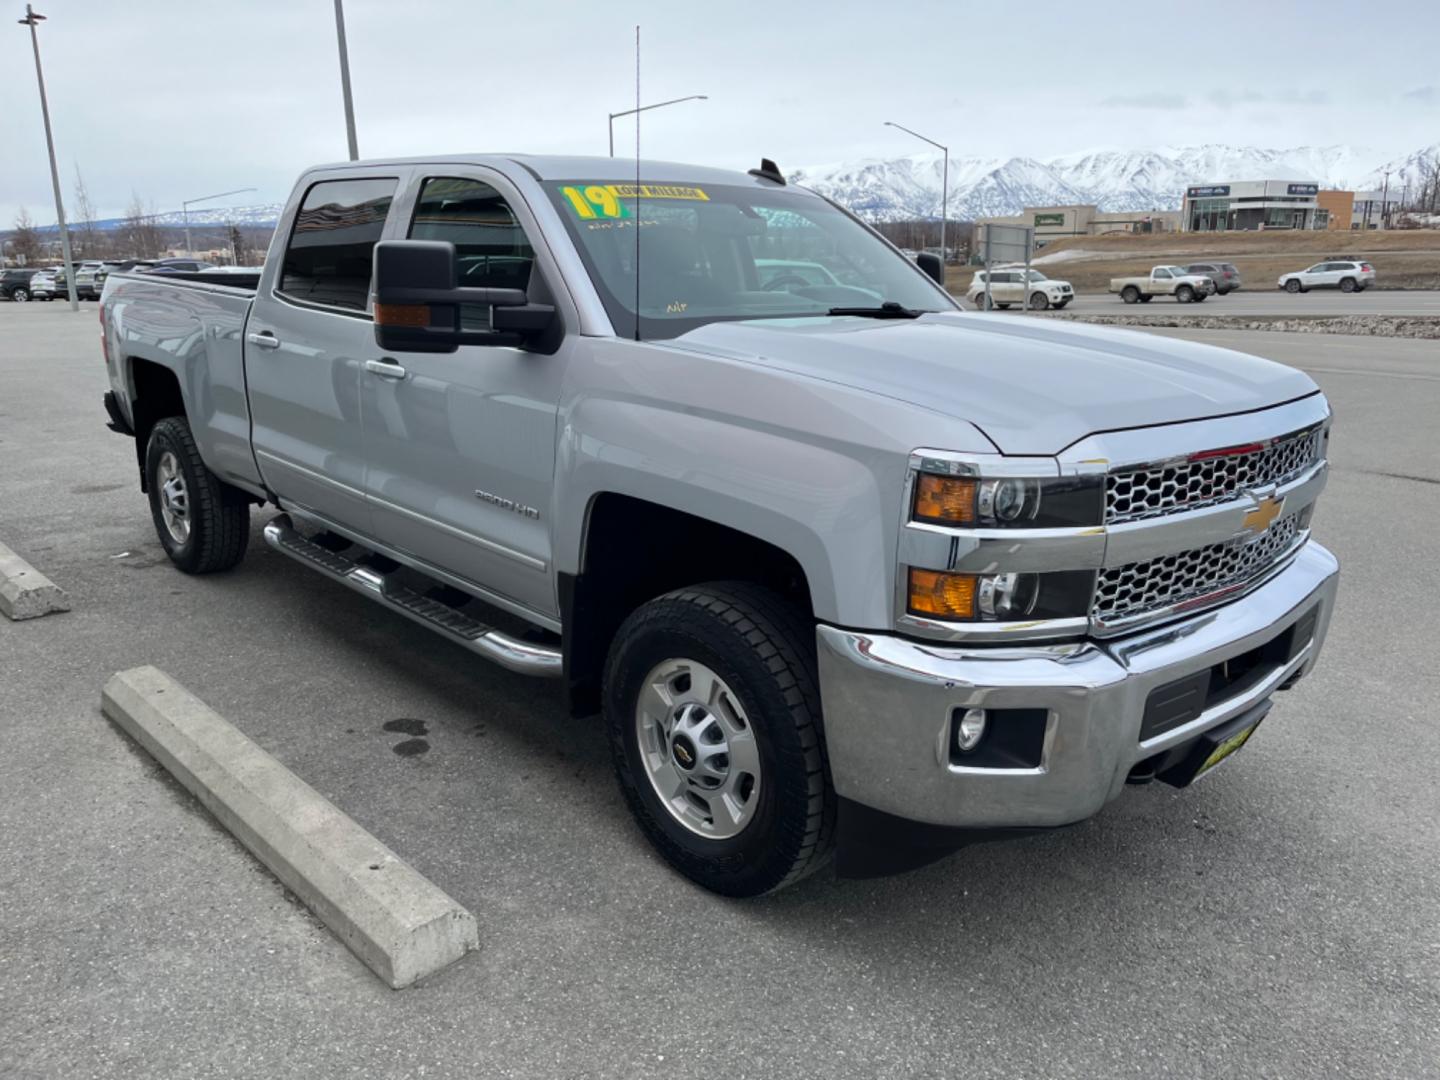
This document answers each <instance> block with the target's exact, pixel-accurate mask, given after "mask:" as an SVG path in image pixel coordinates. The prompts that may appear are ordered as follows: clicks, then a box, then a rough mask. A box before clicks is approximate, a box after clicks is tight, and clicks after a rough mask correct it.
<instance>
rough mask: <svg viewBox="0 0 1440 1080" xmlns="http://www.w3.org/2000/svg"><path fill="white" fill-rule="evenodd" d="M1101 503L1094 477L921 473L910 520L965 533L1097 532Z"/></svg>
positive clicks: (1101, 495)
mask: <svg viewBox="0 0 1440 1080" xmlns="http://www.w3.org/2000/svg"><path fill="white" fill-rule="evenodd" d="M1104 502H1105V499H1104V488H1103V487H1102V485H1101V482H1100V479H1099V478H1098V477H1044V478H1039V477H1018V476H1005V477H996V478H994V479H982V478H979V477H974V476H945V475H941V474H937V473H920V474H919V475H918V476H917V477H916V481H915V497H914V502H913V504H912V506H911V517H912V519H913V520H915V521H919V522H924V523H926V524H929V525H952V526H957V525H958V526H964V527H970V528H1015V527H1021V528H1032V529H1044V528H1065V527H1067V526H1082V525H1096V526H1098V525H1100V523H1101V520H1102V515H1103V511H1104Z"/></svg>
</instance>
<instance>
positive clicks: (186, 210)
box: [170, 187, 256, 259]
mask: <svg viewBox="0 0 1440 1080" xmlns="http://www.w3.org/2000/svg"><path fill="white" fill-rule="evenodd" d="M254 190H256V189H255V188H253V187H242V188H236V189H235V190H234V191H222V192H220V193H219V194H218V195H201V196H200V198H198V199H186V200H185V201H184V202H182V203H181V204H180V213H181V214H182V215H183V216H184V218H185V254H186V255H188V256H189V257H190V258H192V259H193V258H194V257H195V250H194V248H192V247H191V246H190V204H191V203H197V202H209V201H210V200H211V199H223V198H224V197H225V196H226V195H240V194H242V193H244V192H246V191H254ZM170 205H172V206H173V205H175V204H174V203H171V204H170Z"/></svg>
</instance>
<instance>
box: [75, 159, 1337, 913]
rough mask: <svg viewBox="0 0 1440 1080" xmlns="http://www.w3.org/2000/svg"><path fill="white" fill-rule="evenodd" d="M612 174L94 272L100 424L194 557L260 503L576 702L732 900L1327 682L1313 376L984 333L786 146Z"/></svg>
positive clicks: (1219, 741)
mask: <svg viewBox="0 0 1440 1080" xmlns="http://www.w3.org/2000/svg"><path fill="white" fill-rule="evenodd" d="M631 170H633V166H631V165H627V164H624V163H617V162H616V161H614V160H612V159H604V158H602V159H590V158H546V157H524V156H521V157H505V156H488V157H487V156H459V157H450V158H425V159H416V160H404V161H369V162H358V163H349V164H344V165H335V166H327V167H324V168H317V169H314V170H311V171H309V172H307V173H305V174H304V175H303V176H302V177H301V178H300V180H299V183H298V184H297V186H296V188H295V191H294V194H293V195H292V196H291V198H290V201H289V203H288V205H287V206H286V209H285V212H284V216H283V218H282V220H281V222H280V226H279V228H278V230H277V231H276V233H275V238H274V241H273V242H272V244H271V249H270V253H269V256H268V258H267V260H266V262H265V265H264V268H263V271H262V272H260V273H258V274H256V275H253V276H252V277H250V278H246V277H245V276H244V275H238V274H230V275H224V276H221V275H214V274H205V273H197V274H188V275H187V274H175V275H170V276H169V277H166V278H163V279H162V278H160V277H158V276H156V275H132V274H126V273H113V274H111V275H110V276H109V277H108V279H107V281H106V283H105V288H104V294H103V302H102V305H101V321H102V338H103V343H104V356H105V364H106V366H107V368H108V371H109V378H110V385H111V390H110V392H109V393H108V394H107V395H106V401H105V404H106V408H107V410H108V412H109V416H110V426H111V427H112V428H114V429H115V430H117V431H119V432H122V433H124V434H127V435H132V436H133V437H134V440H135V452H136V456H137V461H138V464H139V468H140V482H141V489H142V490H143V491H145V492H147V493H148V496H149V501H150V510H151V514H152V517H153V519H154V524H155V527H156V530H157V532H158V535H159V538H160V542H161V544H163V545H164V547H165V550H166V551H167V552H168V553H169V555H170V557H171V559H172V560H173V561H174V562H175V564H176V565H177V566H178V567H179V568H180V569H181V570H184V571H187V572H190V573H204V572H208V571H215V570H224V569H227V568H229V567H232V566H234V565H235V564H236V563H237V562H239V561H240V559H241V557H242V555H243V554H244V552H245V548H246V544H247V541H248V539H249V537H250V527H249V514H250V510H251V507H252V506H256V505H265V504H269V505H271V506H273V507H274V508H275V513H274V516H272V517H271V518H270V519H269V520H268V521H267V522H266V523H265V524H264V527H263V536H264V539H265V542H266V543H268V544H269V545H271V546H272V547H273V548H274V549H276V550H277V551H279V552H282V553H284V554H285V555H287V556H290V557H293V558H295V559H297V560H299V561H300V562H301V563H303V564H305V565H307V566H309V567H311V568H313V569H314V570H316V571H317V572H319V573H320V574H322V575H324V576H326V577H329V578H331V579H333V580H334V581H335V582H336V583H338V584H341V585H344V586H346V587H349V588H351V589H354V590H355V591H357V592H358V593H359V594H360V595H362V596H364V597H367V598H369V599H370V600H372V601H374V602H375V603H377V604H379V605H380V606H382V607H384V608H386V609H388V610H390V611H392V612H395V613H397V614H399V615H403V616H405V617H407V618H409V619H413V620H415V621H416V622H418V623H420V624H422V625H424V626H426V627H429V628H431V629H432V630H434V631H435V632H436V633H438V634H439V635H440V636H442V637H444V638H447V639H448V640H450V641H451V642H454V643H456V644H457V645H458V646H460V647H461V648H463V649H467V650H469V651H470V652H472V653H474V654H477V655H479V656H481V657H484V658H487V659H489V660H492V661H495V662H497V663H499V664H501V665H503V666H505V667H507V668H510V669H513V670H515V671H521V672H527V673H530V674H533V675H540V676H556V677H562V678H564V679H565V680H566V681H567V684H568V687H569V691H570V695H571V701H572V704H573V708H574V709H575V710H577V712H578V713H579V714H580V715H593V714H595V713H596V712H601V713H603V716H604V723H605V724H606V728H607V730H608V732H609V737H610V740H611V742H612V745H613V749H614V758H615V766H616V771H617V773H618V776H619V782H620V785H621V787H622V789H623V791H624V794H625V796H626V799H627V801H628V803H629V806H630V808H631V809H632V810H633V812H634V814H635V816H636V818H637V820H638V821H639V823H640V826H641V828H642V830H643V831H644V833H645V834H646V836H647V837H648V838H649V839H650V841H651V842H653V844H654V845H655V846H656V848H658V849H659V851H660V852H661V853H662V854H663V855H664V857H665V858H666V859H668V860H669V861H670V862H671V863H672V864H673V865H674V866H675V867H677V868H678V869H679V870H680V871H682V872H683V873H685V874H687V875H689V876H690V877H691V878H693V879H694V880H696V881H698V882H701V883H703V884H704V885H706V886H708V887H709V888H711V889H715V890H717V891H719V892H723V893H728V894H732V895H754V894H758V893H762V892H765V891H768V890H771V889H775V888H778V887H780V886H782V885H784V884H786V883H788V882H791V881H794V880H795V879H797V878H798V877H800V876H801V875H803V874H804V873H806V872H807V871H809V870H812V869H814V868H815V867H816V866H818V865H820V864H821V863H822V862H823V861H824V860H825V858H826V857H827V855H829V854H831V853H832V852H833V854H834V856H835V859H836V865H837V869H838V871H839V872H840V873H841V874H845V875H864V874H875V873H883V872H889V871H895V870H900V869H904V868H906V867H908V866H913V865H918V864H920V863H923V862H925V861H927V860H929V859H933V858H935V857H937V856H939V855H940V854H943V853H945V852H947V851H950V850H953V849H954V848H956V847H958V846H960V845H961V844H964V843H967V842H970V841H973V840H977V839H985V838H992V837H997V836H1004V835H1012V834H1015V833H1019V832H1022V831H1032V830H1036V829H1044V828H1050V827H1055V826H1062V825H1067V824H1070V823H1072V822H1076V821H1079V820H1081V819H1083V818H1086V817H1088V816H1090V815H1092V814H1094V813H1095V812H1096V811H1098V810H1099V809H1100V808H1101V807H1102V806H1104V805H1105V803H1106V802H1108V801H1109V800H1111V799H1113V798H1115V797H1116V796H1118V795H1119V794H1120V793H1121V791H1122V790H1123V788H1124V787H1125V785H1126V784H1127V783H1142V782H1145V781H1149V780H1151V779H1159V780H1162V781H1168V782H1170V783H1174V784H1179V785H1183V784H1186V783H1188V782H1189V781H1191V780H1192V779H1194V778H1195V777H1196V776H1198V775H1200V774H1201V773H1203V772H1204V771H1206V770H1207V769H1209V768H1211V767H1213V766H1214V765H1215V764H1216V763H1218V762H1219V761H1220V760H1222V759H1224V758H1225V757H1226V756H1227V755H1228V754H1230V753H1232V752H1233V751H1234V750H1235V749H1236V748H1238V747H1240V746H1241V745H1242V744H1243V743H1244V742H1245V740H1246V739H1247V738H1248V737H1249V736H1250V733H1251V732H1253V731H1254V730H1256V725H1257V724H1258V723H1259V722H1260V720H1261V718H1262V717H1264V715H1265V713H1266V710H1267V709H1268V708H1269V703H1270V699H1271V696H1272V694H1273V693H1274V692H1275V691H1277V690H1282V689H1285V688H1287V687H1288V686H1290V685H1291V684H1292V683H1294V682H1295V681H1296V680H1297V679H1298V678H1300V677H1301V675H1302V674H1304V673H1305V672H1306V671H1308V670H1309V669H1310V667H1311V666H1312V665H1313V664H1314V663H1315V661H1316V657H1317V655H1318V654H1319V651H1320V648H1321V644H1322V642H1323V641H1324V638H1325V632H1326V628H1327V625H1328V623H1329V620H1330V615H1331V610H1332V606H1333V602H1334V597H1335V589H1336V580H1337V566H1336V562H1335V559H1334V558H1332V557H1331V555H1330V554H1329V553H1328V552H1327V551H1326V550H1325V549H1324V548H1322V547H1321V546H1320V545H1319V544H1317V543H1315V542H1314V541H1313V540H1312V539H1311V537H1310V525H1311V515H1312V512H1313V510H1314V508H1315V502H1316V498H1317V496H1318V495H1319V494H1320V491H1321V488H1322V487H1323V486H1324V484H1325V478H1326V469H1327V463H1326V446H1327V439H1328V432H1329V425H1330V410H1329V408H1328V406H1327V404H1326V401H1325V398H1324V397H1323V396H1322V395H1321V393H1320V391H1319V390H1318V389H1317V388H1316V386H1315V384H1314V383H1313V382H1312V381H1311V380H1310V378H1309V377H1308V376H1306V375H1305V374H1303V373H1302V372H1300V371H1297V370H1294V369H1292V368H1288V367H1282V366H1279V365H1276V364H1272V363H1269V362H1266V361H1263V360H1259V359H1256V358H1253V357H1249V356H1244V355H1241V354H1238V353H1234V352H1229V351H1225V350H1221V349H1215V348H1209V347H1206V346H1202V345H1198V344H1193V343H1190V342H1185V341H1177V340H1173V339H1167V338H1159V337H1152V336H1147V335H1143V334H1139V333H1134V332H1127V331H1117V330H1111V329H1103V328H1098V327H1082V326H1076V325H1059V324H1052V323H1036V322H1032V321H1028V320H1021V321H1007V320H997V319H990V318H983V317H978V316H973V315H969V314H964V313H962V312H960V311H958V310H957V308H956V305H955V303H954V301H952V300H951V298H950V297H949V296H948V295H947V293H946V292H945V291H944V290H943V289H942V288H941V287H940V286H939V285H938V284H937V279H938V278H940V277H942V276H943V270H942V268H941V267H940V266H939V264H938V260H936V259H934V258H933V257H931V256H921V257H920V259H919V260H918V261H919V265H918V266H917V265H916V263H912V262H910V261H909V260H907V259H905V258H904V257H903V256H902V255H901V254H900V252H899V251H897V250H896V249H895V248H893V247H891V246H890V245H889V244H888V243H886V242H885V241H884V240H883V239H882V238H881V237H880V236H879V235H878V234H876V233H875V232H873V231H872V230H870V229H869V228H868V227H867V226H865V225H863V224H862V223H860V222H859V221H857V220H856V219H855V218H853V217H851V216H850V215H849V214H847V213H846V212H845V211H844V210H842V209H840V208H839V207H837V206H835V205H834V204H832V203H830V202H828V201H827V200H826V199H824V198H822V197H821V196H819V195H817V194H814V193H812V192H809V191H806V190H803V189H797V188H795V187H793V186H788V185H786V183H785V182H784V179H783V177H782V176H781V174H780V173H779V172H778V171H777V170H775V169H774V168H773V166H770V165H769V164H768V163H766V164H765V165H762V167H761V168H760V169H757V170H754V171H753V172H752V173H749V174H746V173H739V172H733V173H732V172H726V171H718V170H713V169H701V168H688V167H683V166H678V165H673V164H660V163H644V164H643V165H642V173H641V175H642V183H641V184H640V185H639V186H638V187H637V185H636V183H635V180H634V176H633V174H631ZM786 263H790V264H794V265H802V264H803V265H807V266H808V265H812V264H813V265H818V266H821V267H824V268H825V270H826V273H825V274H819V275H812V274H791V273H778V274H777V273H772V272H771V271H773V270H774V268H775V266H777V265H782V266H783V265H784V264H786ZM637 271H638V272H637ZM457 656H458V654H457Z"/></svg>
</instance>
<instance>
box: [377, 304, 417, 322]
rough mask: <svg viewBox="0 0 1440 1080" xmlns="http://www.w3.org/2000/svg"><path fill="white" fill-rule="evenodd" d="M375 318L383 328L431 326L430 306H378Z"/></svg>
mask: <svg viewBox="0 0 1440 1080" xmlns="http://www.w3.org/2000/svg"><path fill="white" fill-rule="evenodd" d="M374 318H375V321H376V322H377V323H379V324H380V325H382V326H429V325H430V305H429V304H376V305H375V312H374Z"/></svg>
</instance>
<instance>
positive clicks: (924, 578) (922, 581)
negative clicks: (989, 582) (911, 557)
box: [907, 567, 975, 619]
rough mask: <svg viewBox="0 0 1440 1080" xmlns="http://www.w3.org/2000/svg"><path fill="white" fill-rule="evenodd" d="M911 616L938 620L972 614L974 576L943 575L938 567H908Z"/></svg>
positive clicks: (959, 617) (965, 616)
mask: <svg viewBox="0 0 1440 1080" xmlns="http://www.w3.org/2000/svg"><path fill="white" fill-rule="evenodd" d="M907 606H908V608H909V610H910V613H911V614H912V615H934V616H935V617H936V618H940V619H973V618H974V617H975V575H974V574H946V573H942V572H941V571H939V570H916V569H914V568H913V567H912V568H911V570H910V588H909V600H908V602H907Z"/></svg>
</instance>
